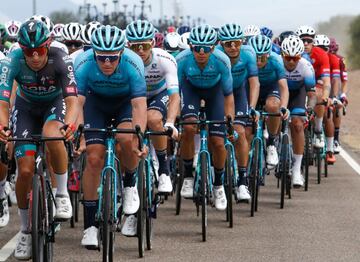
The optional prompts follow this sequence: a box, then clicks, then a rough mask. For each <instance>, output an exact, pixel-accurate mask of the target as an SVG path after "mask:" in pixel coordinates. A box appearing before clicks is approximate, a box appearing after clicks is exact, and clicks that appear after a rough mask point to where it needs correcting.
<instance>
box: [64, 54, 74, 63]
mask: <svg viewBox="0 0 360 262" xmlns="http://www.w3.org/2000/svg"><path fill="white" fill-rule="evenodd" d="M62 59H63V61H64V62H65V63H70V62H72V58H71V57H70V56H69V55H66V56H64V57H63V58H62Z"/></svg>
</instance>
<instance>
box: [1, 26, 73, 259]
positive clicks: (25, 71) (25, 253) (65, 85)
mask: <svg viewBox="0 0 360 262" xmlns="http://www.w3.org/2000/svg"><path fill="white" fill-rule="evenodd" d="M18 39H19V44H20V46H21V48H20V49H16V50H14V51H13V52H11V53H10V54H9V57H8V59H4V60H2V61H1V64H0V67H1V72H2V76H1V78H2V79H3V81H2V82H1V84H0V89H1V97H0V99H1V103H0V105H1V112H3V114H2V115H1V119H0V123H1V132H0V139H1V141H3V142H4V141H6V139H7V137H8V136H9V135H10V131H6V129H5V127H7V126H8V125H9V123H8V122H9V121H8V119H9V98H10V95H11V88H12V85H13V81H14V80H16V82H17V83H18V89H17V96H16V100H15V105H14V111H13V114H12V127H13V132H14V134H13V135H14V137H18V138H25V137H28V135H29V134H38V133H42V134H43V135H44V136H46V137H51V136H55V137H58V136H61V135H64V136H65V138H66V139H68V140H69V139H71V138H72V137H73V135H72V134H73V132H74V131H75V126H74V123H75V121H76V119H77V115H78V110H79V108H78V100H77V87H76V82H75V79H74V74H73V66H72V61H71V59H70V58H69V57H68V55H67V54H66V53H64V52H63V51H62V50H60V49H58V48H53V47H51V46H50V42H51V38H50V32H49V30H48V29H47V27H46V26H45V24H44V23H42V22H39V21H36V20H30V21H27V22H25V23H24V24H22V25H21V27H20V31H19V35H18ZM65 106H66V109H65ZM64 123H65V125H64ZM61 128H63V129H65V131H61V130H60V129H61ZM46 146H47V148H48V150H49V151H50V154H51V155H56V156H57V157H53V158H52V163H51V164H52V167H53V168H54V171H55V174H56V180H57V192H56V196H55V202H56V215H55V218H57V219H61V220H64V219H69V218H70V217H71V215H72V208H71V203H70V199H69V195H68V192H67V153H66V150H65V146H64V143H63V142H61V141H56V142H55V141H54V142H48V143H46ZM35 151H36V146H35V145H34V144H29V143H27V142H16V143H15V157H16V159H17V166H18V179H17V181H16V196H17V202H18V207H19V214H20V222H21V228H20V235H19V239H18V241H17V244H16V248H15V258H17V259H29V258H30V257H31V234H30V232H29V228H28V225H29V222H28V217H29V210H28V201H27V196H28V193H29V187H30V185H31V180H32V176H33V173H34V162H35V159H34V157H33V156H34V154H35Z"/></svg>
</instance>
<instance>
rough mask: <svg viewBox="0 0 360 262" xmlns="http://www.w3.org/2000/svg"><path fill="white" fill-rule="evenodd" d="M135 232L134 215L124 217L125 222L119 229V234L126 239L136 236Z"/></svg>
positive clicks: (135, 222) (135, 221) (135, 218)
mask: <svg viewBox="0 0 360 262" xmlns="http://www.w3.org/2000/svg"><path fill="white" fill-rule="evenodd" d="M136 230H137V217H136V216H135V215H130V216H128V217H125V222H124V224H123V226H122V228H121V234H123V235H124V236H127V237H133V236H136Z"/></svg>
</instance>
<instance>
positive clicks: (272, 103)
mask: <svg viewBox="0 0 360 262" xmlns="http://www.w3.org/2000/svg"><path fill="white" fill-rule="evenodd" d="M265 108H266V111H267V112H271V113H276V112H278V111H279V109H280V100H279V99H278V98H276V97H269V98H268V99H267V100H266V105H265Z"/></svg>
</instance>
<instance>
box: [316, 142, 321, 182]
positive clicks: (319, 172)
mask: <svg viewBox="0 0 360 262" xmlns="http://www.w3.org/2000/svg"><path fill="white" fill-rule="evenodd" d="M321 151H322V149H321V148H317V149H316V166H317V183H318V184H320V182H321V160H322V152H321Z"/></svg>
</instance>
